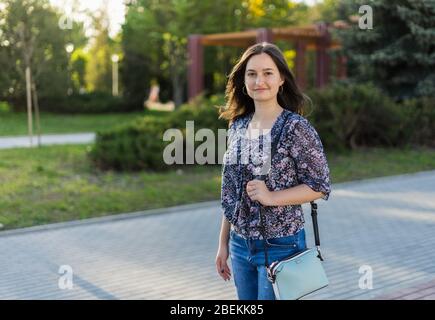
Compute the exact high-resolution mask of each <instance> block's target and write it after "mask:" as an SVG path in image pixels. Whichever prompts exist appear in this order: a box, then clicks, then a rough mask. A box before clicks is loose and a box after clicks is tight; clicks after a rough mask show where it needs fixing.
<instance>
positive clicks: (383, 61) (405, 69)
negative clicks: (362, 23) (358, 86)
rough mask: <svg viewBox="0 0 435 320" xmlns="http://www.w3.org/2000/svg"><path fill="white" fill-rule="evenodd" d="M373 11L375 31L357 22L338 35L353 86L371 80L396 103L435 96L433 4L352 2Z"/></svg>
mask: <svg viewBox="0 0 435 320" xmlns="http://www.w3.org/2000/svg"><path fill="white" fill-rule="evenodd" d="M363 4H368V5H370V6H371V8H372V12H373V29H360V28H359V24H358V21H357V20H356V22H355V23H354V24H353V26H352V27H351V28H350V29H348V30H346V31H343V32H340V34H341V36H342V39H343V43H344V48H345V53H346V55H347V56H348V57H349V59H350V64H351V65H352V66H354V68H353V69H352V70H353V74H351V76H352V77H353V78H354V79H356V80H357V81H372V82H374V83H375V84H377V85H378V86H379V87H381V88H382V89H384V90H385V91H387V92H388V93H389V94H390V95H391V96H393V97H396V98H397V99H403V98H407V97H413V96H434V95H435V2H434V1H417V0H397V1H387V0H374V1H369V2H368V3H367V1H360V0H358V1H356V6H355V8H354V10H355V11H354V12H355V14H358V8H359V6H360V5H363Z"/></svg>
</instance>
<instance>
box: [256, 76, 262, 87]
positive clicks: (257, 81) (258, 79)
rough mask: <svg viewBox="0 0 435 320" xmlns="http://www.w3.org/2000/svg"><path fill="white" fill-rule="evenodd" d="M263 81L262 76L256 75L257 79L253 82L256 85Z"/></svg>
mask: <svg viewBox="0 0 435 320" xmlns="http://www.w3.org/2000/svg"><path fill="white" fill-rule="evenodd" d="M263 82H264V80H263V76H258V77H257V79H255V84H256V85H258V84H260V83H263Z"/></svg>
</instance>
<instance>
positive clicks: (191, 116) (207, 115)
mask: <svg viewBox="0 0 435 320" xmlns="http://www.w3.org/2000/svg"><path fill="white" fill-rule="evenodd" d="M210 101H213V100H210ZM210 101H208V102H205V101H204V100H203V99H201V100H197V101H196V102H195V103H193V104H191V105H189V104H186V105H182V106H180V108H179V109H177V110H176V111H174V112H173V113H171V114H169V115H168V116H167V117H164V118H156V117H144V118H142V119H139V120H136V121H134V122H132V123H130V124H127V125H123V126H120V127H117V128H114V129H112V130H108V131H105V132H98V133H97V137H96V143H95V146H94V148H93V149H92V150H91V152H90V157H91V159H92V161H93V162H94V163H95V164H96V166H97V167H99V168H101V169H114V170H142V169H148V170H158V171H161V170H167V169H174V168H177V167H179V166H180V165H176V164H174V165H167V164H165V163H164V161H163V150H164V148H165V147H166V146H167V145H168V144H169V143H171V142H169V141H163V134H164V132H165V131H166V130H167V129H171V128H174V129H180V131H181V132H182V135H183V162H185V161H184V160H185V159H186V121H189V120H193V121H195V122H194V127H195V133H196V132H197V131H198V130H199V129H201V128H208V129H211V130H212V131H213V132H214V134H215V137H217V132H218V129H219V128H221V129H226V128H227V123H226V121H223V120H218V115H219V114H218V108H217V107H214V106H213V105H212V103H211V102H210ZM202 143H203V142H202V141H195V142H194V148H195V150H196V147H197V146H198V145H200V144H202ZM215 148H216V149H215V150H218V141H217V139H216V141H215ZM214 161H215V163H218V161H219V158H218V154H217V152H216V154H215V158H214Z"/></svg>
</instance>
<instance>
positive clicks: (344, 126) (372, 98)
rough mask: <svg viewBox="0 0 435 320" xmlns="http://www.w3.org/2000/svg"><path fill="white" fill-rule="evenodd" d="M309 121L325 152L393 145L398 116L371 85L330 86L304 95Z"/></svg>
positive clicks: (393, 106) (398, 128)
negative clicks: (309, 101) (309, 109)
mask: <svg viewBox="0 0 435 320" xmlns="http://www.w3.org/2000/svg"><path fill="white" fill-rule="evenodd" d="M308 95H309V96H310V98H311V99H312V101H313V104H314V112H313V118H314V119H313V122H314V124H315V127H316V129H317V130H318V132H319V135H320V137H321V138H322V141H323V143H324V144H325V146H326V147H327V148H328V149H345V148H351V149H355V148H357V147H361V146H394V145H397V144H398V143H399V142H400V141H399V139H398V137H399V130H400V125H401V121H402V116H401V114H400V113H399V110H398V108H397V107H396V105H395V104H394V102H393V101H392V100H391V99H390V98H389V97H388V96H386V95H385V94H383V93H382V92H381V91H380V90H379V89H377V88H376V87H374V86H373V85H372V84H349V83H347V84H333V85H331V86H329V87H326V88H324V89H321V90H315V91H312V92H310V93H309V94H308Z"/></svg>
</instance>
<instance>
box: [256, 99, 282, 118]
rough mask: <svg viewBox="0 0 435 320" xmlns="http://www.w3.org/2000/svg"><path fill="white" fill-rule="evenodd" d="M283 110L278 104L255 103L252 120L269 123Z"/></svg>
mask: <svg viewBox="0 0 435 320" xmlns="http://www.w3.org/2000/svg"><path fill="white" fill-rule="evenodd" d="M282 111H283V108H282V107H281V106H280V105H279V104H278V103H268V104H266V103H263V104H262V103H255V111H254V116H253V117H252V120H254V121H255V122H269V121H271V120H274V119H276V118H277V117H278V116H279V115H280V114H281V112H282Z"/></svg>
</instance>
